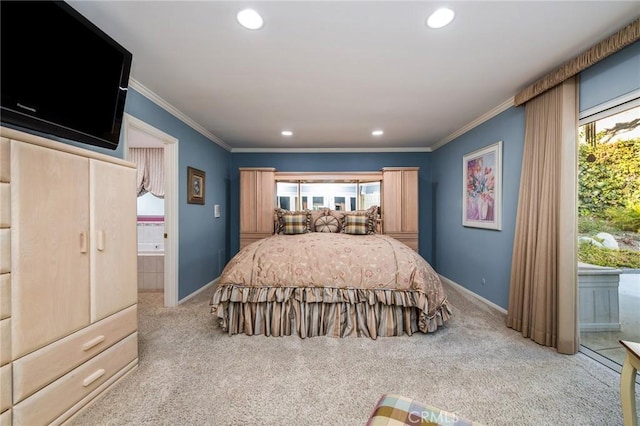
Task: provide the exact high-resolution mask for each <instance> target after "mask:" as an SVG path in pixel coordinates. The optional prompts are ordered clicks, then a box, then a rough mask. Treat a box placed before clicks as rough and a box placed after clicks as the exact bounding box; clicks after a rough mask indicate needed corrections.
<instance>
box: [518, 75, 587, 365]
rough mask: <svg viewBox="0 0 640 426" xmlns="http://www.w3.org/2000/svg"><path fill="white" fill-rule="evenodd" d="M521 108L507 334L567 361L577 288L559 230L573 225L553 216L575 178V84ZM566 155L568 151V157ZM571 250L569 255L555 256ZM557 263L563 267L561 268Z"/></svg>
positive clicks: (567, 234) (565, 233)
mask: <svg viewBox="0 0 640 426" xmlns="http://www.w3.org/2000/svg"><path fill="white" fill-rule="evenodd" d="M525 108H526V124H525V143H524V154H523V163H522V173H521V177H520V195H519V200H518V213H517V219H516V231H515V240H514V247H513V260H512V267H511V282H510V289H509V309H508V314H507V326H508V327H510V328H513V329H515V330H518V331H520V332H522V334H523V336H525V337H529V338H531V339H532V340H534V341H535V342H537V343H539V344H541V345H545V346H551V347H557V348H558V351H559V352H563V353H575V352H576V351H577V350H578V347H579V344H578V334H577V332H576V330H577V326H576V324H577V312H576V302H575V300H576V286H577V283H576V276H575V273H573V274H572V273H571V271H575V270H576V268H577V266H576V265H577V263H576V259H575V243H573V249H572V248H571V246H569V247H565V245H566V244H572V243H571V242H570V241H569V242H567V241H564V239H565V238H569V239H573V238H575V237H576V232H572V231H571V229H568V230H567V229H565V228H571V224H575V218H574V219H572V220H569V221H567V220H566V219H563V218H562V215H563V214H565V213H566V212H565V213H562V212H561V207H562V206H564V205H568V206H571V205H575V204H576V202H575V191H576V190H575V188H574V189H571V185H573V186H574V187H575V178H573V179H572V178H571V176H575V173H576V169H575V166H572V165H575V159H573V160H572V159H571V156H572V155H574V154H575V149H576V140H575V134H576V127H577V112H576V84H575V79H574V78H571V79H569V80H567V81H565V82H564V83H563V84H561V85H559V86H556V87H555V88H553V89H550V90H549V91H547V92H545V93H544V94H542V95H540V96H538V97H536V98H534V99H533V100H531V101H529V102H527V103H526V106H525ZM571 129H573V130H572V131H571ZM572 135H573V136H572ZM566 147H573V151H571V149H567V148H566ZM572 152H573V153H574V154H572ZM563 160H566V161H568V162H569V166H567V164H564V165H563ZM567 167H569V169H570V170H569V171H568V172H567V171H566V170H567ZM569 181H572V182H573V183H571V182H569ZM563 197H564V198H565V199H564V200H563ZM572 197H574V200H573V201H572V200H571V198H572ZM569 214H573V212H569ZM560 236H562V238H560ZM571 250H573V254H571V253H569V254H567V253H566V252H565V253H561V251H569V252H570V251H571ZM565 257H566V258H567V260H565ZM572 258H573V260H571V259H572ZM559 259H563V264H561V262H560V260H559ZM571 263H572V264H571ZM571 299H573V300H571ZM560 319H561V321H562V322H563V324H561V323H560ZM567 321H568V322H569V323H570V324H567V323H566V322H567ZM559 342H562V344H559Z"/></svg>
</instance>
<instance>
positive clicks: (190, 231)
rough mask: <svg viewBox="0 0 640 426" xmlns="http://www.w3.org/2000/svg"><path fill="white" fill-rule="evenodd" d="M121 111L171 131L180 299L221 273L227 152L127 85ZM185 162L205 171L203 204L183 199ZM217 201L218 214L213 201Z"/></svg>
mask: <svg viewBox="0 0 640 426" xmlns="http://www.w3.org/2000/svg"><path fill="white" fill-rule="evenodd" d="M125 111H126V112H127V113H128V114H130V115H132V116H134V117H136V118H138V119H140V120H142V121H144V122H145V123H147V124H149V125H151V126H153V127H155V128H157V129H159V130H162V131H163V132H165V133H167V134H169V135H171V136H173V137H175V138H176V139H178V140H179V142H178V164H179V179H180V182H179V184H178V193H179V212H178V215H179V225H178V226H179V234H180V235H179V238H180V241H179V264H178V267H179V275H178V298H180V299H182V298H184V297H186V296H188V295H189V294H191V293H193V292H194V291H196V290H198V289H199V288H201V287H202V286H203V285H205V284H207V283H208V282H210V281H211V280H213V279H215V278H216V277H218V276H219V275H220V272H222V271H221V269H220V268H221V266H224V265H220V264H219V261H218V256H219V254H221V255H222V257H223V258H225V257H226V252H227V251H226V241H227V239H228V235H227V229H228V226H227V225H228V221H229V217H230V213H231V211H230V210H229V208H228V203H227V199H228V194H227V191H228V187H229V184H228V180H227V168H228V164H229V158H230V157H231V154H230V153H229V152H228V151H226V150H225V149H223V148H221V147H220V146H219V145H217V144H215V143H214V142H212V141H210V140H209V139H207V138H206V137H204V136H203V135H202V134H200V133H198V132H197V131H195V130H193V129H192V128H191V127H189V126H188V125H186V124H185V123H183V122H182V121H180V120H179V119H178V118H176V117H174V116H173V115H171V114H169V113H168V112H167V111H165V110H164V109H162V108H160V107H159V106H158V105H156V104H155V103H153V102H151V101H150V100H148V99H147V98H146V97H144V96H142V95H141V94H139V93H138V92H136V91H135V90H132V89H129V94H128V95H127V103H126V105H125ZM187 166H190V167H195V168H196V169H200V170H202V171H204V172H205V173H206V181H205V183H206V185H205V202H206V204H205V205H200V204H187V191H186V186H187ZM214 204H220V209H221V217H220V218H214V216H213V206H214Z"/></svg>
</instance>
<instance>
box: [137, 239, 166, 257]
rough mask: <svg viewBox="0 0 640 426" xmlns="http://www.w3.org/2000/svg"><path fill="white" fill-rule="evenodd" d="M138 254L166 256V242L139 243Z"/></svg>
mask: <svg viewBox="0 0 640 426" xmlns="http://www.w3.org/2000/svg"><path fill="white" fill-rule="evenodd" d="M138 256H164V242H161V243H138Z"/></svg>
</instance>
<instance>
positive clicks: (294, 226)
mask: <svg viewBox="0 0 640 426" xmlns="http://www.w3.org/2000/svg"><path fill="white" fill-rule="evenodd" d="M282 221H283V226H282V231H283V233H284V234H286V235H293V234H306V233H307V232H309V227H308V226H307V225H308V220H307V215H306V214H305V213H300V214H286V215H284V216H282Z"/></svg>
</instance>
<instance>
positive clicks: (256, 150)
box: [231, 147, 431, 154]
mask: <svg viewBox="0 0 640 426" xmlns="http://www.w3.org/2000/svg"><path fill="white" fill-rule="evenodd" d="M347 152H431V148H430V147H404V148H232V149H231V153H233V154H249V153H254V154H258V153H260V154H262V153H310V154H314V153H315V154H321V153H347Z"/></svg>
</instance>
